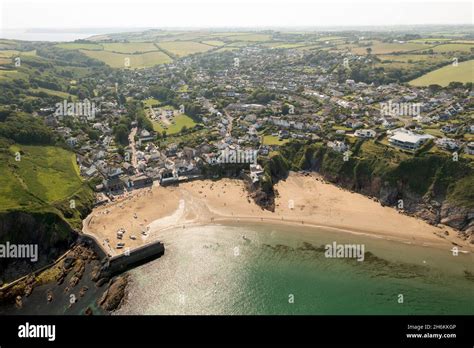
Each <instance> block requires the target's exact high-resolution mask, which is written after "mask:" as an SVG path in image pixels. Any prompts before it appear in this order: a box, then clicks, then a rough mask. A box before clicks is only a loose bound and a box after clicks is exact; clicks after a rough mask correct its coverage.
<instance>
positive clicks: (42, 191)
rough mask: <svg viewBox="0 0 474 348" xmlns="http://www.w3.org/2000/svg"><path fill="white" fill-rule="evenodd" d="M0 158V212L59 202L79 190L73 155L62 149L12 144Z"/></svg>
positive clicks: (80, 185) (79, 183) (79, 181)
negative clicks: (18, 157) (19, 153)
mask: <svg viewBox="0 0 474 348" xmlns="http://www.w3.org/2000/svg"><path fill="white" fill-rule="evenodd" d="M17 151H21V152H22V155H21V159H20V161H15V153H16V152H17ZM0 157H1V162H0V207H1V210H5V209H11V208H17V207H20V206H28V205H31V204H38V203H53V202H57V201H61V200H64V199H66V198H68V197H70V196H71V195H73V194H74V193H75V192H76V191H78V190H79V189H80V188H81V187H82V180H81V178H80V176H79V168H78V167H77V164H76V156H75V155H74V154H73V153H72V152H70V151H67V150H64V149H62V148H59V147H54V146H26V145H14V146H11V147H10V149H9V150H8V151H6V150H5V149H4V152H2V153H1V154H0Z"/></svg>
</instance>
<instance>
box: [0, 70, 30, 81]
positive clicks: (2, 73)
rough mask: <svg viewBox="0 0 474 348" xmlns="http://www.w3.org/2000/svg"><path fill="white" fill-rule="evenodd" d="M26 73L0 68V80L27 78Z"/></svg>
mask: <svg viewBox="0 0 474 348" xmlns="http://www.w3.org/2000/svg"><path fill="white" fill-rule="evenodd" d="M27 78H28V75H27V74H25V73H22V72H19V71H16V70H0V80H16V79H23V80H24V79H27Z"/></svg>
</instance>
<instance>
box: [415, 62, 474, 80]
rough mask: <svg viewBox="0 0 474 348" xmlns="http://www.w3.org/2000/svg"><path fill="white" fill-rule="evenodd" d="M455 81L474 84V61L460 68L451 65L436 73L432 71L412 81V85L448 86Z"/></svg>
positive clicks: (461, 65) (465, 63)
mask: <svg viewBox="0 0 474 348" xmlns="http://www.w3.org/2000/svg"><path fill="white" fill-rule="evenodd" d="M453 81H457V82H463V83H466V82H474V60H469V61H467V62H462V63H459V64H458V66H453V65H452V64H450V65H447V66H444V67H442V68H440V69H437V70H435V71H431V72H429V73H427V74H425V75H423V76H420V77H419V78H417V79H414V80H412V81H410V85H412V86H428V85H431V84H437V85H440V86H447V85H448V84H449V83H450V82H453Z"/></svg>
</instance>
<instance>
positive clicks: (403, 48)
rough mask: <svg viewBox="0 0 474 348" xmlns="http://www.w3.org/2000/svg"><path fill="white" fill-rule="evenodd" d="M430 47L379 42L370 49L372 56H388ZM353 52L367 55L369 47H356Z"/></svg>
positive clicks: (416, 44) (417, 44)
mask: <svg viewBox="0 0 474 348" xmlns="http://www.w3.org/2000/svg"><path fill="white" fill-rule="evenodd" d="M430 47H431V46H430V45H424V44H419V43H411V42H407V43H385V42H377V43H374V44H373V45H372V46H370V48H372V54H387V53H393V52H407V51H415V50H421V49H430ZM352 52H353V53H355V54H362V55H363V54H367V47H355V48H353V49H352Z"/></svg>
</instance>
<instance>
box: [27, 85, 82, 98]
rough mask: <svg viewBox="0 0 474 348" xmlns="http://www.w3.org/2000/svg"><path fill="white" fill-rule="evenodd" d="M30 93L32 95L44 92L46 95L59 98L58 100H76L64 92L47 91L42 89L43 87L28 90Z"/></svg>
mask: <svg viewBox="0 0 474 348" xmlns="http://www.w3.org/2000/svg"><path fill="white" fill-rule="evenodd" d="M30 91H31V92H34V93H38V92H44V93H46V94H49V95H54V96H56V97H60V98H63V99H67V98H69V97H71V98H72V99H75V98H77V97H76V96H74V95H71V94H69V93H66V92H61V91H55V90H52V89H48V88H43V87H39V88H36V89H33V88H30Z"/></svg>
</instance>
